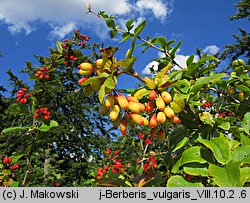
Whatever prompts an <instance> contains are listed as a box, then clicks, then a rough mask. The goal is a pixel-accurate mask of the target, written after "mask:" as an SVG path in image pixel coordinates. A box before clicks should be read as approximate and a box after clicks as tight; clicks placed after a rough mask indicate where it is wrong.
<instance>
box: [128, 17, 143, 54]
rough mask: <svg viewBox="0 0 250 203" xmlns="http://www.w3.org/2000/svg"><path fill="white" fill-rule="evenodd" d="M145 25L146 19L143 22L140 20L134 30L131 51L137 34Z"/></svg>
mask: <svg viewBox="0 0 250 203" xmlns="http://www.w3.org/2000/svg"><path fill="white" fill-rule="evenodd" d="M145 26H146V20H144V21H143V22H141V23H140V24H139V25H138V26H137V27H136V28H135V30H134V37H133V39H132V47H131V51H132V53H133V51H134V48H135V42H136V39H137V37H138V36H139V34H140V33H141V32H142V30H143V29H144V27H145Z"/></svg>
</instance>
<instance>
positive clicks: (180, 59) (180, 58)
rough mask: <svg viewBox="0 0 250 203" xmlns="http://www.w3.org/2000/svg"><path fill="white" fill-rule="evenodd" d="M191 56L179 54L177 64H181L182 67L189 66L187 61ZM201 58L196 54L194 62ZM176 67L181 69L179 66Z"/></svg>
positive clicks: (176, 59)
mask: <svg viewBox="0 0 250 203" xmlns="http://www.w3.org/2000/svg"><path fill="white" fill-rule="evenodd" d="M188 58H189V55H181V54H177V55H176V57H175V59H174V60H175V61H176V63H177V64H179V66H180V67H182V68H187V65H186V61H187V59H188ZM198 60H199V57H198V56H197V55H194V62H197V61H198ZM175 69H179V68H178V67H175Z"/></svg>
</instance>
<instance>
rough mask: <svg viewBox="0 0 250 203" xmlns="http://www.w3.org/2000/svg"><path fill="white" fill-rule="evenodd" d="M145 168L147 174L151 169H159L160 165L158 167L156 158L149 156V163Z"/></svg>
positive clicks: (145, 164)
mask: <svg viewBox="0 0 250 203" xmlns="http://www.w3.org/2000/svg"><path fill="white" fill-rule="evenodd" d="M143 167H144V172H146V171H147V170H148V169H150V168H151V167H154V168H157V167H158V165H157V161H156V158H155V157H154V156H149V157H148V160H147V163H144V165H143Z"/></svg>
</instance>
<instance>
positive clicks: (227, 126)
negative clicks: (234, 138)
mask: <svg viewBox="0 0 250 203" xmlns="http://www.w3.org/2000/svg"><path fill="white" fill-rule="evenodd" d="M218 127H219V128H221V129H223V130H229V129H230V123H229V122H220V123H219V124H218Z"/></svg>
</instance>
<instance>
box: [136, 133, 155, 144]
mask: <svg viewBox="0 0 250 203" xmlns="http://www.w3.org/2000/svg"><path fill="white" fill-rule="evenodd" d="M143 138H144V136H143V134H142V132H139V133H138V139H140V140H142V139H143ZM151 138H154V137H151ZM145 143H146V145H151V144H152V141H151V140H150V139H149V138H146V139H145Z"/></svg>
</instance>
